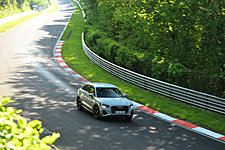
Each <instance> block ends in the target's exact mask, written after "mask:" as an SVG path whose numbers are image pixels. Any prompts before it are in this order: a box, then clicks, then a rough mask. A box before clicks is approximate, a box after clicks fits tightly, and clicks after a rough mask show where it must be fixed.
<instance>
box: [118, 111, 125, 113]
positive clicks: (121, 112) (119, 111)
mask: <svg viewBox="0 0 225 150" xmlns="http://www.w3.org/2000/svg"><path fill="white" fill-rule="evenodd" d="M116 114H125V111H116Z"/></svg>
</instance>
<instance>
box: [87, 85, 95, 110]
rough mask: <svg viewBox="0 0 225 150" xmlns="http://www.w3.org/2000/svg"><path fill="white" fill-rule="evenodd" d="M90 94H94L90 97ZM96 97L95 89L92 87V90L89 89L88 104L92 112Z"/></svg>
mask: <svg viewBox="0 0 225 150" xmlns="http://www.w3.org/2000/svg"><path fill="white" fill-rule="evenodd" d="M89 93H92V94H93V96H90V95H89ZM95 96H96V93H95V88H94V87H93V86H90V88H89V89H88V96H87V99H86V100H87V104H88V107H89V108H90V109H91V110H92V106H93V104H94V102H95V99H94V97H95Z"/></svg>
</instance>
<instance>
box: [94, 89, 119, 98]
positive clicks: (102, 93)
mask: <svg viewBox="0 0 225 150" xmlns="http://www.w3.org/2000/svg"><path fill="white" fill-rule="evenodd" d="M96 91H97V97H102V98H103V97H105V98H107V97H108V98H109V97H112V98H119V97H123V96H122V93H121V92H120V91H119V90H118V89H117V88H96Z"/></svg>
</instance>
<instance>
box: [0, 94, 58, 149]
mask: <svg viewBox="0 0 225 150" xmlns="http://www.w3.org/2000/svg"><path fill="white" fill-rule="evenodd" d="M11 102H13V101H12V100H11V99H10V98H9V97H6V98H1V99H0V108H1V109H0V139H1V140H0V149H7V150H8V149H10V150H11V149H18V150H21V149H37V150H42V149H43V150H46V149H51V147H50V146H48V144H52V143H53V142H55V140H56V139H57V138H59V137H60V134H59V133H53V134H52V136H47V137H44V138H42V139H40V133H42V132H43V128H42V123H41V121H39V120H33V121H30V122H27V120H26V119H25V118H23V117H22V116H20V115H19V114H18V113H20V112H22V110H15V109H13V108H12V107H5V105H6V104H9V103H11Z"/></svg>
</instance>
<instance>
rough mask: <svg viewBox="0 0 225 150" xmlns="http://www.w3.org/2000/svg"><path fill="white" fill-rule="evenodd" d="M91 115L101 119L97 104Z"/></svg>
mask: <svg viewBox="0 0 225 150" xmlns="http://www.w3.org/2000/svg"><path fill="white" fill-rule="evenodd" d="M93 116H94V118H95V119H101V115H100V111H99V108H98V106H97V105H95V106H94V108H93Z"/></svg>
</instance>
